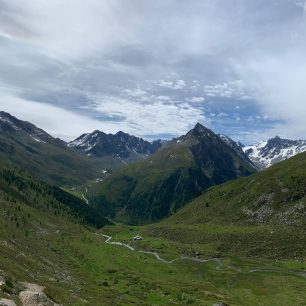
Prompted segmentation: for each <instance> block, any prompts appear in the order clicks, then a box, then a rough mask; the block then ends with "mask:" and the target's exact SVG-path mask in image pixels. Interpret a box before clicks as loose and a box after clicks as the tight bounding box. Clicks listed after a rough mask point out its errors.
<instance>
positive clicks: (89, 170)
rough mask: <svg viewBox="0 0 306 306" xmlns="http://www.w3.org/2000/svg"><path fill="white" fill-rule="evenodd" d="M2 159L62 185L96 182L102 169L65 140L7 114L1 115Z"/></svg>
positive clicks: (0, 148)
mask: <svg viewBox="0 0 306 306" xmlns="http://www.w3.org/2000/svg"><path fill="white" fill-rule="evenodd" d="M0 157H2V158H4V159H8V160H10V161H11V162H13V163H14V164H16V165H18V166H20V167H22V168H23V169H26V170H28V171H29V172H31V173H32V174H34V175H37V176H38V177H39V178H41V179H43V180H45V181H47V182H49V183H52V184H56V185H60V186H66V185H70V186H72V185H79V184H83V183H85V182H87V181H88V180H91V179H96V178H98V177H99V176H100V174H101V173H100V172H101V168H102V167H100V166H99V165H98V163H97V162H96V161H94V160H93V159H91V158H89V157H87V156H82V155H80V154H79V153H77V152H75V151H74V150H72V149H70V148H68V147H67V144H66V143H65V142H64V141H62V140H60V139H58V138H54V137H52V136H51V135H49V134H48V133H46V132H45V131H43V130H42V129H40V128H38V127H36V126H35V125H33V124H31V123H29V122H26V121H22V120H19V119H17V118H15V117H13V116H11V115H10V114H9V113H6V112H0Z"/></svg>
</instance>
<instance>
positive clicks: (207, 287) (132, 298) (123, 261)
mask: <svg viewBox="0 0 306 306" xmlns="http://www.w3.org/2000/svg"><path fill="white" fill-rule="evenodd" d="M0 183H1V193H0V245H1V252H0V276H2V275H4V276H5V278H6V280H11V282H7V284H6V285H4V286H1V287H0V298H1V297H6V298H7V297H9V296H10V298H14V299H15V300H16V301H17V300H18V299H17V294H18V290H19V288H20V286H19V285H18V282H19V281H27V282H31V283H36V284H39V285H43V286H46V293H47V294H48V295H49V296H50V297H51V298H52V299H53V300H55V301H57V302H59V303H61V304H62V305H74V306H81V305H97V306H99V305H110V304H111V305H125V306H127V305H209V306H211V305H212V304H214V303H217V302H221V301H223V302H226V303H227V304H229V305H244V306H245V305H269V306H270V305H292V306H294V305H303V304H302V302H301V301H304V300H305V298H306V296H305V292H304V291H303V286H304V285H305V278H303V277H302V276H301V275H300V272H299V271H301V270H302V269H303V267H304V265H303V264H302V263H300V262H293V261H290V262H289V261H288V262H271V261H266V260H256V261H253V260H247V259H241V258H239V259H238V258H227V259H226V258H224V259H222V260H221V261H222V267H221V268H220V269H216V263H215V262H207V263H203V264H198V263H193V262H188V261H182V262H176V263H174V264H166V263H162V262H158V261H157V260H156V259H155V258H154V257H152V256H150V255H146V254H141V253H136V252H132V251H130V250H128V249H126V248H123V247H120V246H114V245H107V244H105V243H104V238H103V237H101V236H98V235H96V230H95V229H93V228H92V227H89V226H88V225H86V227H84V226H82V225H81V224H80V223H83V224H88V223H89V224H93V223H95V222H92V218H91V217H92V215H91V214H90V215H89V217H88V218H87V219H86V220H84V218H80V216H79V215H78V214H75V213H73V211H71V210H70V209H69V208H67V209H63V208H62V207H66V206H67V205H66V204H67V203H63V202H60V201H57V200H56V199H55V198H58V197H57V196H55V195H56V194H57V193H55V194H54V193H53V191H54V189H53V188H51V187H48V186H49V185H46V184H44V183H42V182H40V181H38V180H36V179H35V178H33V177H31V176H29V175H27V174H26V173H24V172H23V171H21V170H18V169H16V168H12V166H10V165H7V164H1V166H0ZM56 191H57V192H62V191H60V190H59V189H56ZM62 193H63V192H62ZM63 194H65V193H63ZM66 196H67V197H68V198H69V199H71V201H72V203H73V204H74V205H78V204H79V203H80V202H79V200H78V199H75V198H74V197H72V196H70V195H66ZM89 212H90V210H89ZM83 215H84V214H83ZM85 215H86V214H85ZM90 216H91V217H90ZM96 217H97V216H96ZM100 221H103V219H102V220H100ZM100 225H101V224H100ZM102 231H103V232H106V233H109V234H111V235H113V236H114V239H115V240H119V241H126V242H128V243H133V244H134V246H135V247H136V248H138V249H143V250H152V249H153V250H154V251H158V252H159V253H160V254H161V256H162V257H163V258H166V259H172V258H176V257H178V256H180V255H188V256H192V255H193V252H194V251H195V250H197V249H196V248H195V249H194V250H193V249H190V245H188V244H187V245H185V243H184V242H179V241H171V240H167V239H164V238H156V237H152V235H148V234H146V233H147V231H148V229H147V228H138V227H135V228H126V227H119V226H116V227H107V228H104V229H102ZM136 233H140V234H141V235H143V237H144V240H143V241H140V242H132V241H131V238H132V237H133V236H134V235H135V234H136ZM233 267H234V268H233ZM237 268H238V269H241V271H239V270H237ZM258 268H259V269H262V270H265V271H259V272H256V273H246V272H247V271H248V270H251V269H258ZM271 270H272V272H271ZM8 292H9V293H10V295H9V296H8V294H7V293H8Z"/></svg>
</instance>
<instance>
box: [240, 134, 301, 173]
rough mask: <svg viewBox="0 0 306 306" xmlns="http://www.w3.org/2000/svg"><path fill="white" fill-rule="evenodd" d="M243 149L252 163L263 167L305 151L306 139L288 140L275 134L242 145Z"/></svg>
mask: <svg viewBox="0 0 306 306" xmlns="http://www.w3.org/2000/svg"><path fill="white" fill-rule="evenodd" d="M243 151H244V152H245V154H246V155H247V156H248V157H249V158H250V159H251V160H252V161H253V163H254V164H256V165H257V166H258V167H259V168H260V169H264V168H268V167H270V166H271V165H273V164H275V163H278V162H280V161H283V160H286V159H288V158H290V157H292V156H294V155H296V154H298V153H301V152H304V151H306V140H289V139H282V138H280V137H278V136H276V137H274V138H271V139H269V140H267V141H262V142H259V143H257V144H255V145H253V146H247V147H243Z"/></svg>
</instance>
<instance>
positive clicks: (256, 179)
mask: <svg viewBox="0 0 306 306" xmlns="http://www.w3.org/2000/svg"><path fill="white" fill-rule="evenodd" d="M305 169H306V153H302V154H299V155H297V156H295V157H293V158H291V159H289V160H287V161H284V162H281V163H279V164H276V165H274V166H272V167H271V168H269V169H267V170H265V171H262V172H259V173H257V174H254V175H252V176H249V177H246V178H241V179H237V180H234V181H231V182H228V183H225V184H223V185H221V186H215V187H212V188H211V189H209V190H208V191H207V192H205V193H204V194H203V195H201V196H200V197H198V198H196V199H195V200H194V201H192V202H191V203H190V204H188V205H187V206H185V207H184V208H183V209H181V210H180V211H179V212H177V213H176V214H175V215H173V216H172V217H170V218H169V219H167V220H165V221H164V222H162V223H160V224H159V225H154V226H152V231H153V232H154V234H155V235H160V236H163V237H167V238H169V239H173V240H177V239H178V240H184V241H188V242H189V243H196V244H199V245H201V248H202V249H206V252H207V250H210V251H211V252H212V254H226V255H237V256H239V255H240V256H241V255H246V256H252V257H254V256H255V257H261V258H263V257H265V258H275V259H279V258H305V256H306V251H305V250H306V248H305V245H306V238H305V237H306V206H305V200H306V187H305V186H306V171H305ZM208 252H209V251H208Z"/></svg>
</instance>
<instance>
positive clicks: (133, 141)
mask: <svg viewBox="0 0 306 306" xmlns="http://www.w3.org/2000/svg"><path fill="white" fill-rule="evenodd" d="M163 143H164V141H162V140H160V139H158V140H155V141H153V142H149V141H146V140H144V139H142V138H139V137H135V136H132V135H129V134H127V133H124V132H121V131H119V132H118V133H116V134H106V133H103V132H101V131H98V130H96V131H94V132H92V133H87V134H83V135H81V136H80V137H78V138H77V139H75V140H74V141H72V142H69V143H68V146H69V147H70V148H74V149H75V150H77V151H78V152H80V153H82V154H85V155H88V156H92V157H96V158H105V157H112V158H113V159H115V160H118V161H119V162H120V163H123V164H129V163H132V162H136V161H140V160H143V159H145V158H146V157H148V156H149V155H151V154H153V153H155V152H156V151H157V150H158V149H159V148H160V147H161V145H162V144H163Z"/></svg>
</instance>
